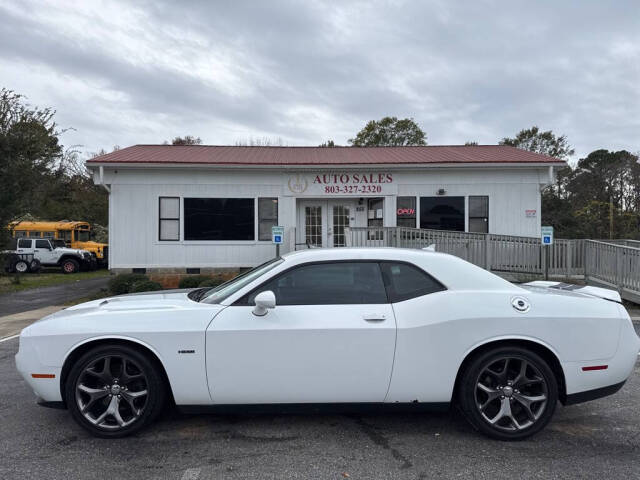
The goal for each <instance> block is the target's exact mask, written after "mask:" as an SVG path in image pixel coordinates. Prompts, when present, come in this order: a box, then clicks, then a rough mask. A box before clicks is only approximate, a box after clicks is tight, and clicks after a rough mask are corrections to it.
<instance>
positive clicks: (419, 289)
mask: <svg viewBox="0 0 640 480" xmlns="http://www.w3.org/2000/svg"><path fill="white" fill-rule="evenodd" d="M381 267H382V273H383V275H384V277H385V283H386V285H387V293H388V295H389V300H390V301H391V302H392V303H395V302H402V301H403V300H409V299H410V298H415V297H421V296H422V295H427V294H429V293H434V292H441V291H442V290H446V288H445V287H444V285H442V284H441V283H440V282H438V281H437V280H436V279H435V278H433V277H432V276H431V275H429V274H428V273H427V272H425V271H424V270H421V269H420V268H418V267H416V266H415V265H410V264H408V263H393V262H384V263H382V264H381Z"/></svg>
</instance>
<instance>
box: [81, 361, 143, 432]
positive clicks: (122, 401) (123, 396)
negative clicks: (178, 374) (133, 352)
mask: <svg viewBox="0 0 640 480" xmlns="http://www.w3.org/2000/svg"><path fill="white" fill-rule="evenodd" d="M148 397H149V393H148V380H147V376H146V375H145V373H144V371H143V370H142V369H141V368H140V366H139V365H138V364H137V363H136V361H135V360H134V359H132V358H131V357H129V356H127V355H108V356H103V357H100V358H98V359H95V360H93V361H92V362H90V363H89V364H88V365H87V366H86V367H85V368H84V370H83V371H82V373H81V374H80V375H79V376H78V380H77V381H76V385H75V399H76V403H77V406H78V410H79V411H80V413H81V414H82V415H83V416H84V417H85V418H86V419H87V420H88V421H89V422H90V423H91V424H93V425H94V426H96V427H98V428H100V429H104V430H118V429H122V428H125V427H127V426H129V425H131V424H132V423H134V422H135V421H136V420H138V419H139V418H140V417H141V416H142V414H143V412H144V410H145V408H146V405H147V401H148Z"/></svg>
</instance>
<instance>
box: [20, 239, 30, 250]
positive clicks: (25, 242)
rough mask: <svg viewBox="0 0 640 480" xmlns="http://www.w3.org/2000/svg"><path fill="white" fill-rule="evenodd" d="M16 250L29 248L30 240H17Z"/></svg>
mask: <svg viewBox="0 0 640 480" xmlns="http://www.w3.org/2000/svg"><path fill="white" fill-rule="evenodd" d="M18 248H31V240H29V239H28V238H20V239H18Z"/></svg>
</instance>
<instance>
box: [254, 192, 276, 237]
mask: <svg viewBox="0 0 640 480" xmlns="http://www.w3.org/2000/svg"><path fill="white" fill-rule="evenodd" d="M277 225H278V199H277V198H259V199H258V240H269V241H270V240H271V227H275V226H277Z"/></svg>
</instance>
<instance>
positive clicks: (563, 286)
mask: <svg viewBox="0 0 640 480" xmlns="http://www.w3.org/2000/svg"><path fill="white" fill-rule="evenodd" d="M523 285H529V286H532V287H542V288H553V289H556V290H566V291H571V292H576V293H582V294H584V295H589V296H590V297H597V298H601V299H603V300H609V301H611V302H616V303H619V304H622V297H620V294H619V293H618V292H617V291H615V290H610V289H608V288H601V287H591V286H589V285H575V284H573V283H562V282H546V281H541V280H540V281H536V282H529V283H524V284H523Z"/></svg>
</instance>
